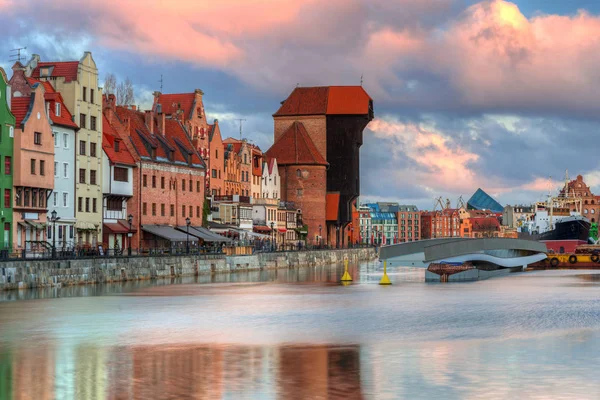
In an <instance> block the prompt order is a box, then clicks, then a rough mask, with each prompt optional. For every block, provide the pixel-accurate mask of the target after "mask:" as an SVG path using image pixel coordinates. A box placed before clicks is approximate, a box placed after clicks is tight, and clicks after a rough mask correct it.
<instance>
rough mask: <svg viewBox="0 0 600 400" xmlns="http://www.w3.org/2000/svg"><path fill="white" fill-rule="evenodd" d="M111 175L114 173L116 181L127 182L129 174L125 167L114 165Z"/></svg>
mask: <svg viewBox="0 0 600 400" xmlns="http://www.w3.org/2000/svg"><path fill="white" fill-rule="evenodd" d="M113 175H114V179H115V181H117V182H128V181H129V174H128V171H127V168H123V167H115V169H114V171H113Z"/></svg>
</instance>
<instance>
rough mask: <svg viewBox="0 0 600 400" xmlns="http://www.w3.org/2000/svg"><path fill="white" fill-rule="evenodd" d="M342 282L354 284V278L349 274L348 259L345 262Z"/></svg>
mask: <svg viewBox="0 0 600 400" xmlns="http://www.w3.org/2000/svg"><path fill="white" fill-rule="evenodd" d="M342 282H352V277H351V276H350V274H349V273H348V259H345V260H344V275H342Z"/></svg>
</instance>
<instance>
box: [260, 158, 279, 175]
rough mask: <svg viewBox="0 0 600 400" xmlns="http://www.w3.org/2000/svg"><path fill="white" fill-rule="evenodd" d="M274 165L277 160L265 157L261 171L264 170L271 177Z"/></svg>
mask: <svg viewBox="0 0 600 400" xmlns="http://www.w3.org/2000/svg"><path fill="white" fill-rule="evenodd" d="M275 165H277V160H276V159H275V158H273V157H266V158H265V161H264V162H263V171H264V170H265V169H266V170H267V173H268V174H269V175H273V171H274V170H275V169H274V167H275Z"/></svg>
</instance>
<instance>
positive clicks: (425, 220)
mask: <svg viewBox="0 0 600 400" xmlns="http://www.w3.org/2000/svg"><path fill="white" fill-rule="evenodd" d="M460 235H461V234H460V214H459V210H458V209H456V208H446V209H444V210H437V211H423V212H422V213H421V238H422V239H436V238H448V237H460Z"/></svg>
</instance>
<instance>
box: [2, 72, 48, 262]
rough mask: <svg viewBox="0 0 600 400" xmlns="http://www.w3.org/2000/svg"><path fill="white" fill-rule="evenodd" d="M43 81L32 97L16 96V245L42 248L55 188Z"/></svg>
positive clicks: (14, 237) (14, 107) (14, 213)
mask: <svg viewBox="0 0 600 400" xmlns="http://www.w3.org/2000/svg"><path fill="white" fill-rule="evenodd" d="M44 94H45V89H44V86H43V85H42V84H39V83H38V84H34V85H33V87H32V91H31V97H13V99H12V112H13V114H14V116H15V118H16V123H15V138H14V159H13V165H12V169H13V170H12V174H13V185H14V191H13V192H14V196H15V201H14V208H13V210H14V211H13V221H14V224H13V240H14V243H13V248H15V249H23V248H25V249H29V250H32V249H36V248H41V243H40V242H42V241H45V240H46V236H47V235H46V232H45V224H46V223H47V219H48V215H47V213H48V199H49V198H50V195H51V193H52V190H53V189H54V137H53V134H52V128H51V126H50V119H49V117H48V111H47V108H46V101H45V100H44Z"/></svg>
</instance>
